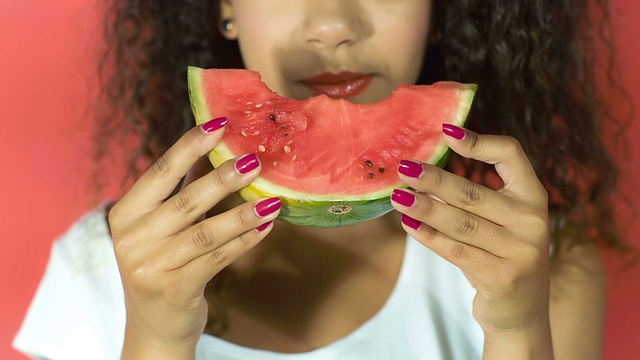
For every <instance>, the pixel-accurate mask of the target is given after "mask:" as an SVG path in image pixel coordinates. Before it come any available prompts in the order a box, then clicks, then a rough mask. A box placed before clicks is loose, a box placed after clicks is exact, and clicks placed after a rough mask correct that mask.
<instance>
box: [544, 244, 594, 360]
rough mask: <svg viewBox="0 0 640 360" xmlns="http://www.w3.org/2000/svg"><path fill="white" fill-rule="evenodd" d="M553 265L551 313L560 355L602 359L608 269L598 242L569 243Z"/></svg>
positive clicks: (556, 349) (573, 357) (569, 357)
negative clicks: (572, 244)
mask: <svg viewBox="0 0 640 360" xmlns="http://www.w3.org/2000/svg"><path fill="white" fill-rule="evenodd" d="M556 260H557V261H555V262H554V263H553V265H552V268H551V294H550V302H549V315H550V318H551V336H552V338H553V349H554V353H555V355H556V358H557V359H560V360H564V359H580V360H590V359H602V350H603V349H602V348H603V346H602V342H603V335H604V326H605V311H606V297H607V295H606V272H605V268H604V264H603V262H602V258H601V256H600V253H599V251H598V248H597V246H596V245H593V244H586V245H578V246H573V247H568V246H567V247H565V248H563V249H562V250H561V251H560V254H559V257H558V259H556Z"/></svg>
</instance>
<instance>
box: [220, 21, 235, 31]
mask: <svg viewBox="0 0 640 360" xmlns="http://www.w3.org/2000/svg"><path fill="white" fill-rule="evenodd" d="M221 28H222V31H224V32H229V31H231V30H233V28H234V26H233V21H231V19H224V20H222V24H221Z"/></svg>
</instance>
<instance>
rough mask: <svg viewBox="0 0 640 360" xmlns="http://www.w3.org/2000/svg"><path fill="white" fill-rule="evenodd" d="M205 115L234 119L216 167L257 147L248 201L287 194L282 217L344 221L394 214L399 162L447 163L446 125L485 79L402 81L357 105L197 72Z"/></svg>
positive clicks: (457, 118)
mask: <svg viewBox="0 0 640 360" xmlns="http://www.w3.org/2000/svg"><path fill="white" fill-rule="evenodd" d="M188 83H189V94H190V98H191V105H192V108H193V113H194V115H195V118H196V122H197V123H198V124H201V123H203V122H206V121H208V120H210V119H213V118H216V117H219V116H226V117H227V118H228V120H229V123H228V124H227V126H226V129H225V133H224V136H223V138H222V141H221V142H220V143H219V144H218V146H216V148H215V149H213V150H212V151H211V152H210V154H209V159H210V160H211V163H212V164H213V165H214V166H219V165H220V164H221V163H222V162H224V161H226V160H228V159H231V158H234V157H236V156H240V155H243V154H247V153H253V152H255V153H257V154H258V158H259V159H260V161H261V163H262V171H261V173H260V176H259V177H257V178H256V179H255V181H254V182H253V183H252V184H251V185H249V186H248V187H246V188H244V189H242V190H241V191H240V195H241V196H242V198H244V199H245V200H252V199H257V198H262V197H266V196H279V197H280V198H281V199H282V201H283V209H282V211H281V213H280V219H281V220H284V221H287V222H290V223H292V224H295V225H300V226H314V227H337V226H343V225H349V224H355V223H358V222H362V221H366V220H370V219H373V218H376V217H379V216H381V215H383V214H385V213H387V212H389V211H390V210H391V209H392V207H391V203H390V201H389V196H390V195H391V192H392V191H393V189H394V188H398V187H406V185H404V184H403V183H402V182H401V181H400V179H399V178H398V175H397V173H396V169H397V167H398V164H399V162H400V160H402V159H415V160H420V161H425V162H429V163H431V164H436V165H442V164H443V163H444V161H445V160H446V156H447V154H448V147H447V146H446V144H445V143H444V141H443V140H442V130H441V129H442V126H441V125H442V124H443V123H453V124H456V125H463V124H464V122H465V119H466V117H467V114H468V112H469V109H470V106H471V103H472V101H473V97H474V94H475V90H476V86H475V85H467V84H460V83H455V82H439V83H435V84H433V85H429V86H424V85H423V86H416V85H413V86H401V87H400V88H399V89H397V90H396V91H395V92H394V93H393V94H392V95H391V96H390V97H389V98H387V99H384V100H382V101H380V102H378V103H375V104H363V105H358V104H354V103H351V102H349V101H348V100H344V99H332V98H330V97H328V96H326V95H319V96H315V97H312V98H309V99H307V100H305V101H298V100H294V99H288V98H284V97H281V96H279V95H278V94H276V93H275V92H273V91H271V90H269V88H268V87H267V85H266V84H265V83H263V82H262V80H261V77H260V75H259V74H258V73H257V72H254V71H249V70H235V69H234V70H231V69H224V70H222V69H209V70H204V69H200V68H196V67H189V69H188Z"/></svg>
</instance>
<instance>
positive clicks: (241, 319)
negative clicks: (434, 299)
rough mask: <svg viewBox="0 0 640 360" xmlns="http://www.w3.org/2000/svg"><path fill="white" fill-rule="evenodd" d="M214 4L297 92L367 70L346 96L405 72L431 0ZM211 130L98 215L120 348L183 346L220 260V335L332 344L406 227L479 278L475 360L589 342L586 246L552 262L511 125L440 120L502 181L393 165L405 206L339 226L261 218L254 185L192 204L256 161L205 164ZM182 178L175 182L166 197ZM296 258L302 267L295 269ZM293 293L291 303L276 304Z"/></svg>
mask: <svg viewBox="0 0 640 360" xmlns="http://www.w3.org/2000/svg"><path fill="white" fill-rule="evenodd" d="M221 10H222V17H223V18H228V19H233V21H234V25H235V26H234V29H233V30H232V31H230V32H225V33H224V34H225V36H227V37H229V38H230V39H237V40H239V43H240V45H241V50H242V54H243V58H244V60H245V63H246V65H247V67H248V68H251V69H255V70H259V71H261V73H262V74H263V76H264V79H265V81H266V82H267V84H268V85H269V86H270V87H271V88H272V89H274V90H276V91H278V92H280V93H281V94H284V95H286V96H290V97H295V98H306V97H308V96H310V95H311V93H309V90H308V89H306V88H304V87H303V86H302V85H301V84H300V83H299V80H300V79H303V78H306V77H309V76H313V75H315V74H318V73H321V72H325V71H334V72H335V71H340V70H351V71H360V72H370V73H374V74H375V78H374V81H373V82H372V85H371V87H370V88H369V89H368V90H367V91H366V92H364V93H363V94H361V95H360V96H358V97H357V98H354V99H352V101H355V102H372V101H377V100H379V99H381V98H384V97H386V96H388V95H389V94H390V92H391V91H392V90H393V89H395V87H397V86H398V85H400V84H405V83H413V82H414V81H415V79H416V78H417V75H418V72H419V69H420V66H421V62H422V54H423V52H424V51H423V50H424V48H423V47H424V44H426V43H427V38H428V35H429V32H428V30H429V21H428V19H429V18H430V2H428V1H422V0H402V1H397V0H394V1H391V0H360V1H355V0H354V1H342V0H340V1H338V0H333V1H323V2H318V1H313V0H309V1H300V0H276V1H269V2H264V1H257V0H236V1H223V2H222V4H221ZM418 10H419V11H418ZM273 24H277V26H273ZM380 49H384V51H381V50H380ZM293 58H295V59H296V61H295V62H292V59H293ZM300 59H302V60H300ZM223 132H224V129H220V130H217V131H215V132H212V133H206V132H204V131H203V130H202V129H201V127H197V128H194V129H192V130H190V131H189V132H187V133H186V134H185V135H184V136H183V137H182V138H181V139H180V140H179V141H178V142H177V143H176V144H174V146H173V147H171V149H170V150H168V152H167V153H166V154H164V155H163V156H162V157H161V158H160V159H159V160H158V161H157V162H156V163H155V164H154V165H153V166H152V167H151V168H150V169H149V170H148V171H147V172H146V173H145V174H143V176H142V177H141V178H140V179H139V180H138V181H137V182H136V184H135V185H134V186H133V187H132V188H131V190H130V191H129V192H128V193H127V194H126V195H125V196H124V197H123V198H122V199H121V200H120V201H119V202H118V203H116V204H115V205H114V207H113V208H112V210H111V211H110V213H109V224H110V228H111V232H112V236H113V241H114V247H115V252H116V257H117V260H118V265H119V267H120V272H121V275H122V281H123V286H124V290H125V298H126V306H127V326H126V334H125V344H124V348H123V359H143V358H154V359H164V358H167V359H193V358H194V356H195V346H196V343H197V341H198V339H199V338H200V335H201V334H202V332H203V331H204V327H205V323H206V314H207V311H208V309H207V303H206V297H205V292H204V289H205V285H206V284H207V282H208V281H209V280H210V279H211V278H213V277H214V276H215V275H216V274H218V273H219V272H220V271H221V270H222V269H223V268H225V267H227V266H230V267H231V269H232V270H234V272H235V273H236V274H238V275H239V276H238V281H237V282H235V283H234V286H235V289H234V290H236V298H235V299H233V300H234V301H233V302H231V303H230V304H225V306H226V307H227V310H228V313H229V323H230V328H229V330H228V332H226V333H225V334H223V335H222V337H223V338H224V339H227V340H229V341H232V342H235V343H238V344H241V345H246V346H253V347H258V348H268V349H271V350H274V351H283V352H296V351H308V350H311V349H314V348H317V347H320V346H324V345H327V344H329V343H331V342H333V341H335V340H338V339H339V338H341V337H344V336H345V335H347V334H349V333H350V332H351V331H353V330H354V329H355V328H357V327H358V326H360V325H361V324H362V322H363V321H364V320H365V319H368V318H370V317H371V316H373V315H374V314H375V313H376V312H377V311H378V310H379V309H380V308H381V307H382V305H383V304H384V302H385V301H386V299H387V298H388V296H389V294H390V293H391V291H392V288H393V286H394V284H395V280H396V279H397V274H398V271H399V268H400V264H401V262H402V254H403V249H404V237H405V236H406V233H409V234H410V235H412V236H413V237H414V238H415V239H417V240H418V241H419V242H420V243H422V244H423V245H425V246H427V247H428V248H430V249H431V250H433V251H434V252H435V253H437V254H438V255H440V256H442V257H443V258H445V259H446V260H448V261H450V262H452V263H453V264H455V265H456V266H458V267H459V268H460V269H461V270H462V271H463V272H464V273H465V275H466V276H467V278H468V279H469V281H470V282H471V283H472V285H473V286H474V287H475V288H476V289H477V295H476V297H475V300H474V304H473V313H474V317H475V318H476V320H477V321H478V322H479V324H480V325H481V326H482V328H483V330H484V333H485V348H484V357H485V358H486V359H493V358H501V356H504V354H509V358H510V359H520V358H522V359H550V358H553V356H554V353H555V354H556V357H557V358H559V359H574V358H575V359H590V358H594V359H596V358H599V357H600V356H601V338H602V328H603V314H604V310H603V309H604V295H603V294H604V275H603V274H604V271H603V268H602V264H601V262H600V258H599V255H598V253H597V250H596V249H595V248H590V247H588V246H585V247H580V248H572V249H565V250H568V251H566V252H563V253H562V254H563V255H562V256H561V257H560V259H559V260H558V262H557V263H556V264H555V265H554V266H553V268H552V267H551V265H550V261H549V239H548V233H549V214H548V208H547V194H546V191H545V190H544V188H543V186H542V185H541V184H540V182H539V181H538V179H537V177H536V174H535V172H534V170H533V168H532V166H531V164H530V162H529V160H528V159H527V157H526V156H525V154H524V152H523V151H522V148H521V147H520V145H519V144H518V143H517V141H516V140H514V139H513V138H510V137H505V136H489V135H480V134H475V133H472V132H470V131H465V132H464V134H465V136H464V138H463V139H461V140H458V139H454V138H452V137H450V136H446V135H443V136H444V139H445V141H446V142H447V144H448V145H449V146H450V147H451V149H452V150H453V151H455V152H456V153H458V154H460V155H462V156H463V157H467V158H471V159H474V160H476V161H482V162H486V163H489V164H492V165H494V166H495V168H496V171H497V172H498V174H499V175H500V177H501V178H502V180H503V182H504V186H503V187H502V188H501V189H500V190H498V191H493V190H490V189H487V188H484V187H481V186H479V185H477V184H474V183H472V182H471V181H469V180H467V179H464V178H462V177H459V176H457V175H454V174H451V173H448V172H446V171H444V170H442V169H439V168H437V167H433V166H431V165H427V164H419V166H422V168H423V171H422V173H421V175H420V176H419V177H417V178H413V177H408V176H405V175H402V174H399V176H400V178H401V179H402V180H403V181H404V182H405V183H406V184H407V185H409V186H411V187H412V188H414V189H416V190H417V192H416V193H415V197H416V200H415V202H414V204H413V205H412V206H410V207H405V206H402V205H400V204H397V203H395V202H394V203H393V206H394V208H395V209H396V210H397V212H395V213H392V214H390V215H388V216H386V217H383V218H380V219H377V220H374V221H371V222H368V223H366V224H360V225H355V226H352V227H348V228H341V229H329V230H318V229H308V228H295V227H293V226H290V225H287V224H283V223H275V224H271V225H269V226H268V227H267V228H266V229H265V230H264V231H258V230H256V228H257V227H258V226H260V225H262V224H265V223H268V222H269V221H271V220H274V219H275V218H276V217H277V215H278V212H277V211H276V212H274V213H272V214H269V215H267V216H259V215H258V213H257V212H256V211H255V208H254V206H255V204H256V203H257V202H259V201H254V202H249V203H243V204H240V205H238V206H237V207H234V208H232V209H231V210H229V211H227V212H225V213H223V214H221V215H217V216H214V217H211V218H207V219H204V217H203V215H204V214H205V213H206V211H207V210H209V209H210V208H212V207H213V206H215V205H216V204H217V203H218V202H220V201H221V200H222V199H223V198H225V197H227V196H228V195H229V194H231V193H233V192H234V191H236V190H237V189H240V188H242V187H243V186H246V185H247V184H249V183H250V182H251V181H252V179H253V178H255V176H257V175H258V174H259V171H260V168H258V169H256V170H254V171H252V172H250V173H248V174H244V175H242V174H240V173H239V172H238V171H237V169H236V168H235V166H234V162H235V161H236V160H237V159H236V160H231V161H229V162H227V163H225V164H223V165H222V166H220V167H219V168H218V169H216V170H212V169H211V168H210V167H208V165H207V162H206V160H204V161H203V160H202V159H203V158H202V157H203V156H204V155H205V154H206V153H207V152H208V151H209V150H210V149H212V148H213V147H214V146H215V145H216V143H217V142H218V141H219V140H220V138H221V136H222V133H223ZM184 176H187V177H188V179H189V180H188V181H187V185H186V186H184V187H183V188H182V189H181V191H180V192H179V193H178V194H177V195H175V196H173V197H172V198H169V199H168V200H165V199H166V197H167V196H169V194H170V193H171V191H172V190H173V189H174V188H175V187H176V186H177V185H178V184H179V182H180V179H181V178H182V177H184ZM436 198H437V199H438V200H436ZM400 214H406V215H407V216H410V217H412V218H414V219H417V220H419V221H420V222H421V225H420V227H419V229H417V230H414V229H412V228H410V227H407V226H406V225H401V222H400V221H399V217H400ZM452 219H453V221H452ZM267 235H270V236H269V239H268V241H266V242H264V243H261V241H262V240H263V239H265V237H267ZM258 244H260V246H256V245H258ZM310 248H311V249H313V251H310V250H309V249H310ZM251 249H252V251H251V252H249V253H247V252H248V251H249V250H251ZM245 254H246V255H245ZM243 255H244V256H243ZM328 257H330V258H332V259H334V260H335V264H337V265H335V266H332V267H331V268H330V269H327V268H326V266H322V264H323V263H322V259H326V258H328ZM317 269H320V270H317ZM291 274H304V281H303V282H301V283H292V282H291V281H290V280H287V279H290V278H291V276H290V275H291ZM265 279H268V281H264V280H265ZM365 289H366V290H365ZM290 298H295V299H298V300H299V301H297V302H296V304H298V306H297V307H295V306H293V307H291V306H288V307H287V308H286V309H283V305H282V304H287V303H286V300H287V299H290ZM300 304H303V305H304V304H306V305H307V306H301V305H300ZM256 309H268V311H256ZM292 313H293V314H295V316H291V314H292ZM292 318H293V319H294V320H296V321H292ZM293 334H295V335H293ZM552 334H553V337H552ZM576 334H579V335H576ZM578 339H579V341H578Z"/></svg>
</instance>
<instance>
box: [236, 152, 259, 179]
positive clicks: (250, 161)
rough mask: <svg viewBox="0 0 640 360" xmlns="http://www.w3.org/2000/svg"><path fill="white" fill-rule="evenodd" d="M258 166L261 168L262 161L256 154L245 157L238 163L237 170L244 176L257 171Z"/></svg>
mask: <svg viewBox="0 0 640 360" xmlns="http://www.w3.org/2000/svg"><path fill="white" fill-rule="evenodd" d="M258 166H260V161H259V160H258V156H257V155H256V154H249V155H245V156H244V157H242V158H240V159H238V161H236V169H238V172H239V173H240V174H242V175H244V174H246V173H248V172H250V171H251V170H255V169H256V168H257V167H258Z"/></svg>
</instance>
